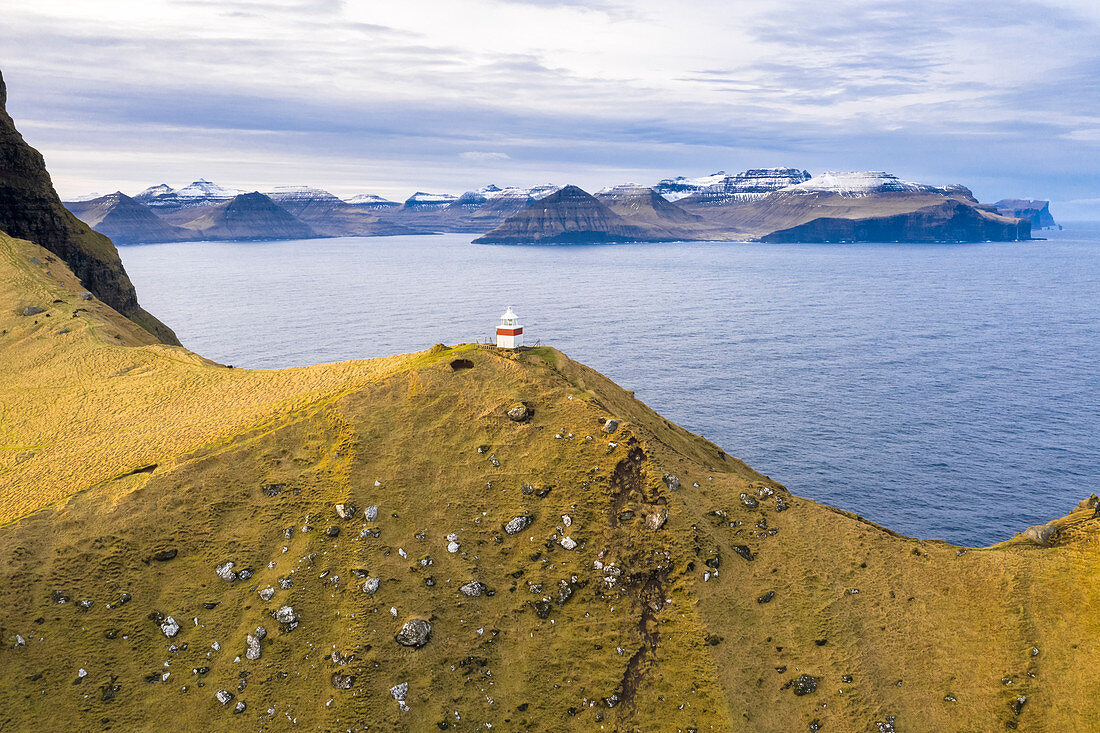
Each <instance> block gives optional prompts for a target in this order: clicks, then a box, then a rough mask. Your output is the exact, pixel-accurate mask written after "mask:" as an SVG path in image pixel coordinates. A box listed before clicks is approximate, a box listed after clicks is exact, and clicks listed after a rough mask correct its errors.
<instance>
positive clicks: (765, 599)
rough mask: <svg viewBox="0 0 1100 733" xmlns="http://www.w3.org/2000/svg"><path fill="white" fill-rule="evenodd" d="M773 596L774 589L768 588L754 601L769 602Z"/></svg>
mask: <svg viewBox="0 0 1100 733" xmlns="http://www.w3.org/2000/svg"><path fill="white" fill-rule="evenodd" d="M773 598H775V591H774V590H770V591H768V592H767V593H765V594H764V595H762V596H760V597H759V598H757V599H756V602H757V603H770V602H771V600H772V599H773Z"/></svg>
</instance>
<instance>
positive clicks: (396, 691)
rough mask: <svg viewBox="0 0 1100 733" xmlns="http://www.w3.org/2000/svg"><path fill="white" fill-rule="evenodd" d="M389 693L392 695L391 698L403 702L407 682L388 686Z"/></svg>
mask: <svg viewBox="0 0 1100 733" xmlns="http://www.w3.org/2000/svg"><path fill="white" fill-rule="evenodd" d="M390 694H391V695H393V699H394V700H397V701H398V702H405V698H406V697H407V696H408V694H409V683H408V682H402V683H401V684H399V685H394V686H393V687H391V688H390Z"/></svg>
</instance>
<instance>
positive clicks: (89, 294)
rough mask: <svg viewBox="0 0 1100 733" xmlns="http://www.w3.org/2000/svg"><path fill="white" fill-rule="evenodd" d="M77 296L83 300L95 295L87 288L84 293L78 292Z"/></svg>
mask: <svg viewBox="0 0 1100 733" xmlns="http://www.w3.org/2000/svg"><path fill="white" fill-rule="evenodd" d="M76 297H78V298H80V299H81V300H91V299H92V298H93V297H94V296H93V295H92V294H91V293H90V292H88V291H87V290H85V291H84V292H83V293H78V294H77V296H76Z"/></svg>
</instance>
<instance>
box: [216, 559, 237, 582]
mask: <svg viewBox="0 0 1100 733" xmlns="http://www.w3.org/2000/svg"><path fill="white" fill-rule="evenodd" d="M214 572H215V573H217V574H218V577H219V578H221V579H222V580H224V581H225V582H226V583H232V582H233V581H234V580H236V579H237V574H236V573H234V572H233V562H232V561H227V562H223V563H222V564H221V565H219V566H218V567H216V568H214Z"/></svg>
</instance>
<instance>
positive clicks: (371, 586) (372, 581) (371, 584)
mask: <svg viewBox="0 0 1100 733" xmlns="http://www.w3.org/2000/svg"><path fill="white" fill-rule="evenodd" d="M381 582H382V580H381V578H367V580H366V582H364V583H363V592H364V593H367V594H368V595H373V594H374V592H375V591H376V590H378V585H379V583H381Z"/></svg>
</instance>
